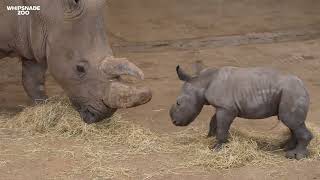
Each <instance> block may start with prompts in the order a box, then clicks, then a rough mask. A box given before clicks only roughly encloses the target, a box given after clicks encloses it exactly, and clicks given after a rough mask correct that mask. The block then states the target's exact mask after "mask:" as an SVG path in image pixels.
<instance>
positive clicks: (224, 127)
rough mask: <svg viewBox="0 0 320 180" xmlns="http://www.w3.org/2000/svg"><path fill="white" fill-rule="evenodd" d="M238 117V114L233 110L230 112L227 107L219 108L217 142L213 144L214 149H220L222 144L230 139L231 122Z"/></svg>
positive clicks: (217, 113)
mask: <svg viewBox="0 0 320 180" xmlns="http://www.w3.org/2000/svg"><path fill="white" fill-rule="evenodd" d="M235 118H236V115H235V114H234V113H233V112H230V111H228V110H226V109H217V112H216V121H217V129H216V133H217V134H216V138H217V143H216V144H215V145H214V146H213V149H214V150H220V149H221V148H222V145H223V144H224V143H226V142H227V141H228V136H229V129H230V126H231V123H232V122H233V120H234V119H235Z"/></svg>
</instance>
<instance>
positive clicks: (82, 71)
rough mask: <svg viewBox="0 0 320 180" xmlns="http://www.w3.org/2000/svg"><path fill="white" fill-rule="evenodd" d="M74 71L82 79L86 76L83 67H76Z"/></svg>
mask: <svg viewBox="0 0 320 180" xmlns="http://www.w3.org/2000/svg"><path fill="white" fill-rule="evenodd" d="M76 70H77V74H78V75H79V77H83V76H84V75H85V74H86V69H85V67H84V66H83V65H77V66H76Z"/></svg>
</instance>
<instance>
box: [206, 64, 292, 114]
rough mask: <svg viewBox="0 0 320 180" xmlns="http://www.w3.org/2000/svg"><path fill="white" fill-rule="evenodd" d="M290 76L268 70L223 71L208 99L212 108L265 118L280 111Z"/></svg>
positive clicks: (223, 69)
mask: <svg viewBox="0 0 320 180" xmlns="http://www.w3.org/2000/svg"><path fill="white" fill-rule="evenodd" d="M287 77H288V76H287V75H283V74H281V73H279V72H278V71H276V70H273V69H269V68H236V67H225V68H221V69H220V70H219V73H217V75H216V76H215V77H214V79H213V80H212V81H211V83H210V85H209V88H208V90H207V92H206V98H207V99H208V101H209V102H210V103H211V104H212V105H213V106H216V107H222V108H226V109H230V110H233V111H236V112H237V113H238V116H239V117H244V118H266V117H269V116H273V115H275V114H276V113H277V112H278V104H279V101H280V97H281V91H282V89H283V86H284V84H283V82H285V81H284V80H285V79H286V78H287Z"/></svg>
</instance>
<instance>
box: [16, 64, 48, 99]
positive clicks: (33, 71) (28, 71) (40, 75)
mask: <svg viewBox="0 0 320 180" xmlns="http://www.w3.org/2000/svg"><path fill="white" fill-rule="evenodd" d="M21 60H22V84H23V87H24V90H25V91H26V93H27V95H28V96H29V97H30V98H31V99H32V100H33V102H34V103H39V102H43V101H44V100H46V99H47V98H48V96H47V95H46V92H45V73H46V70H47V66H46V64H40V63H38V62H36V61H33V60H26V59H24V58H22V59H21Z"/></svg>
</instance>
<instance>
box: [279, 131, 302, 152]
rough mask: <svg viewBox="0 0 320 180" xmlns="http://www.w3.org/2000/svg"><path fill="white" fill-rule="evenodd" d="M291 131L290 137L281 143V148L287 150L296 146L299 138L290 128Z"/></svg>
mask: <svg viewBox="0 0 320 180" xmlns="http://www.w3.org/2000/svg"><path fill="white" fill-rule="evenodd" d="M290 132H291V136H290V138H289V139H288V140H287V141H285V142H284V143H283V144H282V145H281V148H283V149H284V150H285V151H289V150H292V149H294V148H296V146H297V143H298V142H297V138H296V137H295V135H294V133H293V131H292V130H290Z"/></svg>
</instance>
